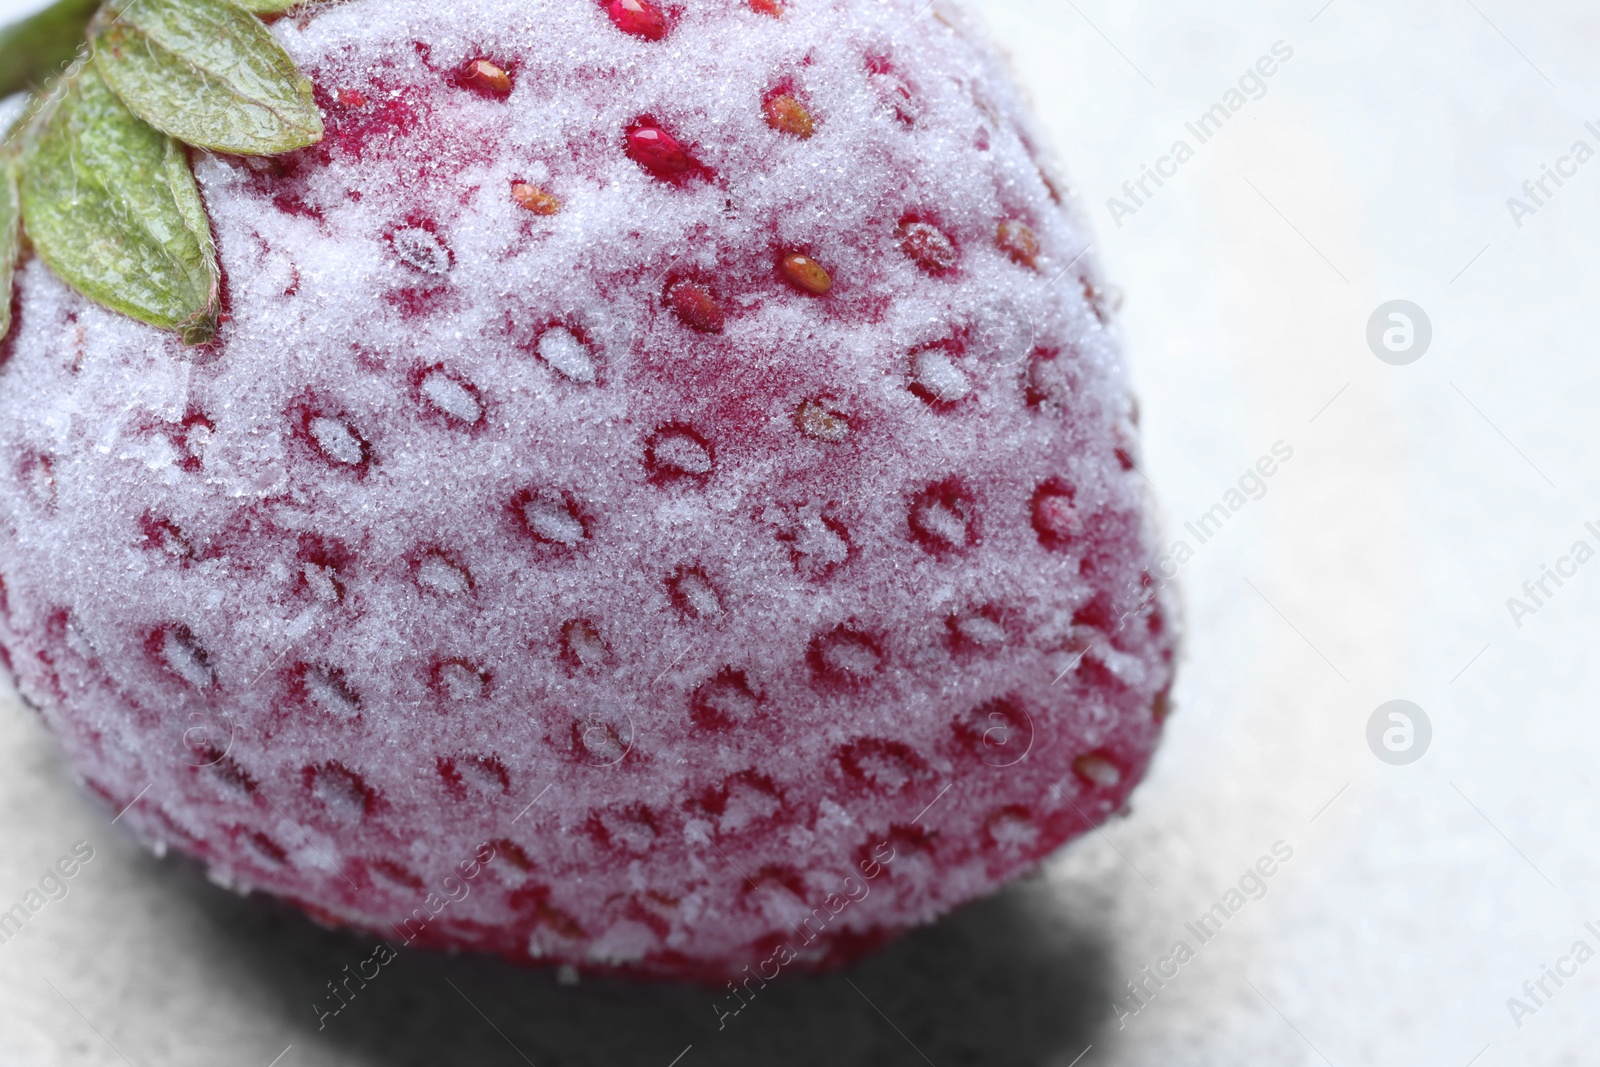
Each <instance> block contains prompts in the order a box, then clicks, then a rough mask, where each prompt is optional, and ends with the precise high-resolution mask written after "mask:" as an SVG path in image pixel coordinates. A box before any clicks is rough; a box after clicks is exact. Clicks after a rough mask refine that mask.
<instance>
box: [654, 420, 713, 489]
mask: <svg viewBox="0 0 1600 1067" xmlns="http://www.w3.org/2000/svg"><path fill="white" fill-rule="evenodd" d="M714 464H715V456H714V455H713V452H712V448H711V442H709V441H707V440H706V439H705V438H704V437H703V436H701V435H700V434H699V433H696V432H695V431H694V430H693V429H691V428H689V427H686V426H664V427H662V428H661V429H659V430H657V431H656V432H655V433H654V434H653V435H651V437H650V440H649V441H648V442H646V444H645V467H646V468H647V469H648V470H649V472H650V474H651V477H652V480H655V481H675V480H678V479H683V478H692V479H701V478H704V477H705V476H706V475H708V474H710V473H711V468H712V467H713V466H714Z"/></svg>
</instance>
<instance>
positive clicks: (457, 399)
mask: <svg viewBox="0 0 1600 1067" xmlns="http://www.w3.org/2000/svg"><path fill="white" fill-rule="evenodd" d="M421 390H422V395H423V396H424V397H425V398H426V399H427V401H428V403H430V404H432V405H433V407H434V409H435V410H437V411H439V412H441V413H442V414H445V415H448V416H450V417H451V418H454V419H458V420H460V421H461V422H464V423H466V424H467V425H469V426H470V425H472V424H473V423H475V422H477V421H478V420H479V419H481V418H483V402H482V401H481V400H479V399H478V390H477V388H476V387H475V386H472V385H469V384H467V383H466V382H464V381H462V380H461V379H459V378H454V377H451V376H450V375H449V374H446V373H445V372H444V371H443V370H430V371H428V372H427V373H426V374H424V375H423V376H422V385H421Z"/></svg>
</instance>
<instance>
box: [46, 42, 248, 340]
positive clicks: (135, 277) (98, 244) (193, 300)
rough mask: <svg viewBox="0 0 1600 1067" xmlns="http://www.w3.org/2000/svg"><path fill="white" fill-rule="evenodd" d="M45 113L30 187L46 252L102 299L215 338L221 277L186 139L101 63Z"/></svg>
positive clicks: (59, 272) (55, 267)
mask: <svg viewBox="0 0 1600 1067" xmlns="http://www.w3.org/2000/svg"><path fill="white" fill-rule="evenodd" d="M40 121H41V122H42V125H41V126H38V127H36V128H35V129H34V130H33V131H31V132H30V143H29V144H28V145H27V148H26V149H25V151H24V155H23V160H22V163H23V169H22V179H21V183H20V192H21V197H20V201H21V205H22V217H23V220H24V222H25V224H26V227H27V231H28V237H29V239H30V240H31V241H32V242H33V246H34V248H35V249H36V250H37V251H38V253H39V256H40V258H42V259H43V260H44V261H45V263H46V264H47V265H48V266H49V267H50V269H51V270H52V271H54V272H55V274H56V276H57V277H59V278H61V279H62V280H63V281H65V282H66V283H67V284H68V285H70V286H72V287H73V288H74V289H76V290H77V291H78V292H80V293H82V294H83V295H84V296H86V297H88V298H89V299H90V300H93V301H95V302H97V303H100V304H103V305H105V306H106V307H108V308H111V309H112V310H114V311H119V312H121V313H123V314H125V315H129V316H131V317H133V318H135V319H138V320H139V321H140V322H144V323H148V324H149V325H151V326H156V327H159V328H160V329H163V330H171V331H173V332H175V333H177V334H178V335H179V336H180V337H182V338H183V341H184V343H185V344H190V345H200V344H206V343H208V342H210V341H211V340H212V339H213V338H214V337H215V336H216V332H217V327H218V319H219V316H220V308H221V274H220V271H219V270H218V267H217V254H216V246H215V244H214V243H213V241H212V237H211V226H210V223H209V222H208V221H207V218H206V213H205V207H204V205H203V204H202V202H201V200H200V189H199V187H198V186H197V185H196V184H195V180H194V175H193V173H192V172H191V171H190V169H189V161H188V157H187V154H186V152H185V150H184V147H183V146H182V145H181V144H179V143H178V142H177V141H175V140H173V139H172V138H171V137H168V136H167V135H166V134H164V133H162V132H160V131H159V130H156V129H154V128H152V127H151V126H149V125H147V124H146V123H144V122H143V121H141V120H140V119H139V117H138V116H136V115H135V114H133V112H131V111H129V110H128V108H127V107H126V105H124V104H123V102H122V101H121V100H120V99H119V98H118V97H117V95H116V94H115V93H113V92H112V91H111V89H110V87H109V86H107V84H106V82H105V80H104V79H103V78H102V77H101V74H100V71H99V69H98V62H97V61H95V60H91V61H90V62H88V63H86V64H84V66H83V68H82V70H81V71H80V72H79V73H78V74H77V76H76V77H75V78H73V79H71V81H70V82H69V84H68V87H67V89H66V91H65V92H64V93H63V94H62V95H61V97H60V98H59V99H57V100H55V101H53V102H52V104H51V109H50V110H49V111H47V112H46V113H44V114H43V115H41V116H40Z"/></svg>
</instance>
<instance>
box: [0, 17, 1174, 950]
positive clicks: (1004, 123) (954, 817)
mask: <svg viewBox="0 0 1600 1067" xmlns="http://www.w3.org/2000/svg"><path fill="white" fill-rule="evenodd" d="M920 7H921V3H920V0H885V2H867V0H841V2H837V3H834V2H830V3H802V2H798V0H795V2H788V3H779V2H778V0H737V2H733V0H730V2H726V3H716V4H704V3H687V4H684V3H661V2H658V0H585V2H576V3H575V2H567V0H527V2H525V3H521V4H510V3H506V2H505V0H462V2H461V3H457V4H449V5H446V4H437V3H426V2H424V0H348V2H346V3H343V4H333V5H312V6H308V7H305V8H302V9H300V13H299V14H297V15H296V16H295V17H292V18H284V19H279V20H276V21H274V22H273V23H271V33H272V36H273V37H274V38H275V39H276V40H277V41H278V42H280V43H281V45H282V46H283V49H284V50H285V52H286V54H287V55H288V56H290V57H291V58H292V59H293V60H294V62H295V63H296V64H297V65H298V68H299V69H300V70H301V71H302V72H304V74H305V75H306V77H308V78H309V79H310V81H311V89H310V92H311V93H312V96H313V98H314V100H315V101H316V105H317V109H318V110H319V111H320V113H321V114H322V116H323V121H324V123H325V126H326V135H325V137H324V138H323V140H322V141H321V142H320V143H316V144H312V145H309V146H308V147H305V148H301V149H297V150H295V151H293V152H290V153H287V154H282V155H277V156H271V157H254V158H245V157H240V156H231V155H224V154H217V155H206V156H203V157H197V158H198V162H197V164H196V167H195V173H196V177H197V179H198V188H199V192H200V194H201V195H202V196H203V199H204V207H205V215H206V217H207V218H208V219H209V221H210V224H211V226H212V228H213V229H214V232H215V243H216V254H217V260H218V262H219V263H220V265H221V269H222V270H223V272H224V277H225V280H226V292H225V294H224V296H225V297H226V300H225V307H224V310H225V312H226V317H225V318H222V317H219V318H218V320H217V321H218V323H219V329H218V333H217V336H216V340H215V343H214V344H213V345H212V346H211V347H210V348H208V349H205V350H203V351H201V352H198V353H197V352H195V351H190V350H186V349H185V348H184V346H183V345H182V343H181V341H180V340H179V339H178V338H177V337H176V336H174V335H171V334H167V333H163V332H160V331H159V330H157V329H154V328H152V327H149V326H144V325H140V324H139V323H137V322H134V321H133V320H132V319H129V318H126V317H123V316H122V315H119V314H118V313H116V312H114V311H112V310H108V309H107V308H106V307H102V306H100V305H97V304H94V303H91V302H90V301H89V300H87V299H85V298H84V297H82V296H79V295H77V294H76V293H75V292H74V291H73V290H72V289H71V288H69V287H68V286H67V285H66V284H64V283H63V282H62V281H61V280H60V279H59V278H58V277H57V276H56V275H55V274H53V273H52V271H51V269H50V267H49V266H48V265H47V262H46V261H44V260H41V259H37V258H34V259H27V260H25V261H23V263H22V264H21V266H20V267H19V269H18V271H17V286H18V291H19V300H18V302H17V307H18V309H19V315H18V317H17V321H16V322H15V323H14V324H13V327H12V332H11V334H10V337H9V340H8V342H7V351H8V352H9V358H8V359H7V360H6V361H5V362H4V363H3V364H0V518H4V520H5V521H4V523H3V524H0V662H3V663H8V664H9V669H10V670H11V671H12V672H13V673H14V674H15V676H16V678H17V681H18V683H19V686H20V690H21V692H22V693H23V694H24V695H25V696H27V698H28V699H29V700H31V701H33V702H34V703H36V704H38V705H40V706H41V708H42V709H43V714H44V716H45V718H46V720H47V721H48V723H49V724H50V726H51V727H52V729H53V730H54V732H55V733H56V735H57V736H58V737H59V738H60V740H61V743H62V744H63V746H64V747H65V748H66V750H67V751H68V753H69V754H70V756H71V758H72V760H73V761H74V763H75V765H76V767H77V768H78V770H79V771H80V773H82V774H83V775H84V777H85V778H86V779H88V780H90V781H92V782H94V783H96V788H97V790H98V791H100V792H101V793H102V795H103V796H104V797H105V798H106V800H107V802H108V803H111V804H114V805H115V806H116V807H117V808H118V809H121V808H122V807H124V806H125V805H127V803H128V802H129V801H131V800H133V799H134V798H135V797H136V796H140V795H141V791H143V790H145V787H146V786H148V787H149V789H148V791H147V792H143V793H142V797H141V799H140V801H139V803H138V804H136V805H134V806H132V807H131V808H129V809H128V811H127V813H126V815H125V816H124V818H123V819H122V820H121V821H120V822H119V825H122V826H129V827H131V828H132V829H133V831H134V832H136V833H137V834H138V835H140V836H141V837H142V838H143V839H145V840H146V841H149V842H152V843H160V844H164V845H171V846H173V847H176V848H180V849H186V850H190V851H193V852H196V853H198V854H200V855H201V856H202V857H203V858H204V860H205V862H207V863H208V864H210V865H211V866H212V867H213V868H214V870H215V872H216V875H217V877H218V878H219V880H223V881H226V882H228V883H230V884H234V885H238V886H247V887H253V888H259V889H262V890H265V891H268V892H272V893H276V894H279V895H281V896H284V897H286V898H289V899H292V900H295V901H297V902H300V903H301V904H302V905H303V906H305V907H306V908H307V909H308V910H310V911H311V912H312V913H313V914H315V915H316V916H318V917H319V918H320V919H322V920H324V921H329V922H342V923H346V924H349V925H352V926H356V927H361V928H364V929H372V930H377V931H380V932H386V931H388V932H392V927H391V925H390V924H393V923H404V922H405V920H406V918H407V917H408V916H410V915H411V914H412V912H413V910H414V909H415V908H416V907H418V906H419V905H420V904H421V902H422V898H423V897H425V896H426V891H427V887H429V886H436V885H438V884H439V883H440V880H441V879H442V878H443V877H444V876H445V875H447V874H449V873H451V871H452V870H453V869H455V865H457V864H458V863H460V862H461V861H463V860H464V859H467V858H468V857H471V856H474V855H475V854H476V853H477V850H478V849H479V848H480V847H485V848H487V850H488V853H487V854H489V855H492V857H493V858H492V859H490V860H489V861H487V864H486V867H485V870H486V871H487V873H485V874H483V875H481V876H480V878H479V879H478V880H477V881H476V883H475V885H474V890H473V892H472V893H471V894H470V895H469V896H468V897H467V898H466V899H465V900H463V901H461V902H459V903H457V904H453V905H452V908H453V911H452V921H451V922H450V923H448V924H443V923H441V924H435V925H433V926H431V927H430V933H429V934H428V935H427V938H426V939H425V940H426V942H427V943H428V944H433V945H440V946H450V947H460V948H469V949H479V950H488V951H493V952H498V953H503V954H505V955H507V956H510V957H512V958H515V959H519V960H524V961H539V962H563V963H565V962H570V963H573V964H576V965H579V966H586V967H594V968H606V969H622V970H627V971H631V972H635V973H643V974H653V975H662V976H676V977H685V976H688V977H701V978H716V979H719V980H721V979H723V978H724V977H726V976H732V975H737V974H739V973H741V969H742V968H744V967H745V966H746V965H749V964H752V963H759V962H760V961H761V960H763V959H765V958H767V957H768V956H770V954H771V952H772V951H773V949H774V947H775V946H776V945H777V944H778V943H779V942H780V941H782V942H786V943H789V944H790V946H791V950H792V951H793V953H794V955H795V957H796V962H795V964H794V966H796V967H820V966H826V965H829V964H833V963H837V962H840V961H842V960H844V959H847V958H849V957H850V956H852V955H854V954H856V953H859V952H860V951H863V950H864V948H865V947H866V946H869V945H871V944H875V943H878V942H879V941H881V940H882V939H883V938H884V937H885V936H887V935H888V934H889V933H891V932H893V931H896V930H900V929H904V928H906V927H907V926H910V925H912V924H914V923H918V922H923V921H927V920H929V919H931V918H933V917H935V916H936V915H938V914H940V913H942V912H944V911H947V910H948V909H950V908H953V907H955V906H956V905H958V904H960V903H961V902H963V901H964V900H967V899H970V898H971V897H972V896H974V895H976V894H978V893H981V892H984V891H987V890H988V889H990V888H992V887H995V886H997V885H999V884H1001V883H1003V882H1005V881H1006V880H1008V879H1011V878H1014V877H1016V876H1018V875H1019V874H1021V873H1023V872H1025V871H1027V870H1028V869H1030V868H1031V867H1033V866H1035V865H1036V864H1038V863H1039V862H1041V861H1042V860H1043V859H1044V858H1045V857H1047V856H1048V855H1049V854H1050V853H1051V852H1052V851H1053V850H1054V849H1056V848H1058V847H1060V846H1061V845H1062V844H1063V843H1065V842H1066V841H1068V840H1070V839H1071V838H1073V837H1076V836H1077V835H1080V834H1082V833H1084V832H1086V831H1087V830H1088V829H1089V828H1090V827H1091V826H1093V825H1098V824H1099V823H1100V822H1102V821H1103V820H1105V819H1106V818H1108V817H1110V816H1111V815H1112V814H1114V813H1116V812H1118V811H1120V810H1122V809H1123V808H1124V805H1125V802H1126V800H1127V797H1128V794H1129V791H1130V790H1131V789H1132V788H1133V787H1134V785H1135V784H1136V783H1137V782H1138V780H1139V778H1140V776H1141V775H1142V774H1143V772H1144V769H1145V766H1146V764H1147V762H1148V760H1149V758H1150V754H1151V751H1152V749H1153V746H1154V745H1155V743H1156V740H1157V737H1158V734H1159V730H1160V720H1161V719H1162V718H1164V717H1165V716H1166V714H1167V711H1168V709H1169V700H1168V693H1169V691H1170V685H1171V678H1172V658H1173V646H1174V633H1173V630H1172V627H1171V625H1170V624H1169V623H1168V621H1167V615H1166V609H1165V606H1164V604H1163V602H1162V600H1161V598H1160V596H1159V590H1158V589H1156V588H1154V586H1153V582H1152V580H1151V579H1150V578H1149V576H1148V575H1147V573H1146V567H1147V566H1148V563H1149V559H1150V554H1149V552H1148V537H1149V535H1148V533H1147V531H1146V528H1145V524H1144V522H1143V519H1142V517H1141V516H1142V514H1143V511H1142V509H1143V497H1142V492H1143V490H1142V484H1143V483H1142V481H1141V479H1140V477H1139V474H1138V472H1137V471H1136V470H1134V469H1133V461H1134V457H1135V456H1136V454H1137V449H1136V441H1135V438H1134V429H1133V425H1134V423H1133V418H1132V413H1131V410H1130V405H1129V403H1128V400H1127V391H1126V385H1125V382H1124V374H1123V370H1122V365H1121V359H1120V356H1119V354H1118V351H1117V346H1116V344H1115V341H1114V337H1113V334H1112V323H1113V312H1114V303H1115V301H1114V297H1113V296H1112V294H1111V293H1110V292H1109V291H1108V290H1106V289H1105V288H1104V287H1103V286H1101V285H1100V284H1099V283H1097V282H1096V281H1094V280H1093V278H1094V276H1093V274H1092V273H1091V272H1090V271H1089V270H1088V268H1087V265H1086V261H1085V260H1084V259H1083V256H1084V253H1085V250H1086V248H1087V246H1088V244H1089V237H1088V235H1087V234H1085V233H1084V232H1082V230H1081V229H1080V228H1079V227H1078V225H1077V224H1076V222H1075V221H1074V220H1073V217H1072V216H1071V215H1070V214H1068V213H1067V212H1065V211H1063V209H1062V207H1061V205H1060V203H1059V196H1058V194H1057V193H1056V192H1055V191H1054V190H1053V188H1052V187H1051V185H1050V184H1049V182H1048V179H1046V178H1045V177H1044V176H1043V175H1044V171H1043V170H1042V169H1041V167H1040V161H1039V160H1038V159H1037V158H1035V155H1034V153H1033V151H1032V150H1031V149H1030V147H1029V146H1030V145H1033V144H1036V143H1038V138H1037V135H1036V134H1035V133H1034V131H1033V129H1032V124H1031V120H1030V118H1029V117H1028V115H1027V114H1026V113H1025V111H1024V110H1023V108H1022V106H1021V104H1020V103H1019V101H1018V97H1017V94H1016V92H1015V91H1014V90H1013V88H1012V87H1011V86H1010V84H1009V83H1008V81H1007V80H1006V77H1005V75H1004V73H1003V70H1002V68H1001V65H1000V63H999V62H998V61H997V60H996V59H995V58H994V56H993V55H992V54H991V52H990V51H989V50H988V49H987V48H986V47H985V46H984V45H983V44H982V43H981V36H980V35H979V34H977V33H976V31H974V30H973V28H972V27H971V26H970V25H968V24H967V23H965V22H964V21H962V20H961V19H960V18H959V17H958V16H957V15H955V14H953V13H952V12H951V11H950V10H949V9H948V8H946V7H941V17H940V18H939V19H935V18H932V17H927V18H918V17H917V16H918V14H919V9H920ZM953 25H954V26H956V27H957V29H954V30H953V29H952V26H953ZM980 100H981V102H980ZM980 130H981V131H983V133H982V135H981V136H979V135H978V134H977V131H980ZM1058 262H1059V264H1061V265H1065V264H1068V263H1077V264H1079V265H1078V266H1077V267H1076V268H1074V269H1075V270H1077V271H1079V272H1080V273H1077V274H1075V275H1073V276H1071V277H1067V278H1059V279H1058V278H1057V275H1058V274H1059V271H1060V269H1061V268H1060V267H1059V266H1057V267H1054V268H1053V267H1052V264H1055V263H1058ZM1057 282H1058V283H1057ZM997 294H1003V301H997ZM997 308H999V309H1000V311H1001V312H1003V316H1002V319H997V318H996V316H997V314H999V312H997V311H996V309H997ZM997 322H998V323H999V325H998V326H997V325H996V324H997ZM1013 326H1015V327H1017V328H1015V329H1013V328H1012V327H1013ZM996 337H1002V339H1010V338H1014V337H1021V338H1023V343H1021V345H1020V347H1019V348H1018V349H1017V350H1016V351H1012V350H1011V349H1010V348H1008V347H1006V346H1005V345H1002V344H999V343H998V342H996V341H995V338H996ZM1030 338H1031V343H1027V342H1028V340H1029V339H1030ZM108 446H109V447H108ZM4 457H9V458H4ZM158 709H159V710H158ZM169 710H170V714H167V713H166V712H167V711H169ZM196 715H197V716H199V719H198V720H193V721H199V722H203V723H206V724H209V725H207V727H206V729H205V730H203V731H201V732H200V733H197V734H192V735H191V734H189V733H187V731H189V730H190V729H191V727H192V721H191V719H190V718H188V716H196ZM219 724H221V725H223V726H226V727H228V728H226V729H219V728H217V727H218V725H219ZM936 800H937V803H936V804H935V803H934V802H935V801H936ZM535 801H537V803H534V802H535ZM530 805H531V806H530ZM930 805H932V807H930ZM291 823H292V824H294V825H298V826H301V827H304V828H305V832H306V834H309V835H311V836H312V838H313V839H314V840H315V842H316V846H317V847H316V848H306V847H303V843H302V840H301V839H300V838H299V837H298V836H296V835H295V834H294V833H292V832H286V830H285V827H286V826H289V825H290V824H291ZM180 828H181V829H180ZM486 842H487V843H490V844H488V845H486V844H485V843H486ZM891 854H892V855H893V856H894V857H895V858H894V859H893V860H885V859H884V857H885V856H889V855H891ZM329 857H332V858H334V860H335V862H334V863H332V864H330V863H329V862H328V858H329ZM739 871H745V872H748V873H749V874H750V876H751V880H750V881H749V882H747V881H746V880H745V879H744V878H742V877H740V876H739V873H738V872H739ZM852 871H854V872H862V873H863V876H865V875H864V872H866V871H872V872H874V873H873V874H872V875H870V878H871V882H872V890H871V893H870V894H869V895H868V896H867V897H865V898H864V899H862V900H861V901H860V902H858V903H855V904H852V905H851V907H850V908H849V909H848V910H847V911H845V912H843V913H841V914H840V915H838V916H837V918H836V919H834V920H833V921H831V922H830V923H829V924H828V925H827V927H826V929H825V930H823V931H822V932H820V933H819V932H817V931H815V930H810V931H809V936H808V933H807V928H806V927H803V926H798V924H799V922H800V919H802V918H803V917H804V916H806V915H809V914H812V913H813V911H814V909H816V908H819V907H823V908H824V910H826V908H825V905H824V901H825V900H826V899H827V897H828V895H829V894H830V893H832V892H834V890H835V889H836V888H837V886H838V885H839V884H840V880H841V879H842V878H843V877H844V876H845V875H846V874H848V873H850V872H852ZM344 874H349V876H350V878H351V879H352V880H353V881H355V882H356V883H358V885H359V888H357V887H353V886H352V884H351V882H350V881H347V880H346V878H345V877H344ZM752 883H753V884H752ZM813 925H814V924H813ZM797 928H798V929H800V930H801V932H800V933H797V932H796V929H797Z"/></svg>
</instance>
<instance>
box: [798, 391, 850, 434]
mask: <svg viewBox="0 0 1600 1067" xmlns="http://www.w3.org/2000/svg"><path fill="white" fill-rule="evenodd" d="M794 421H795V424H796V425H797V426H799V427H800V432H801V433H803V434H805V435H806V436H807V437H815V438H816V439H817V440H818V441H827V442H828V443H829V444H838V443H839V442H840V441H843V440H844V439H845V438H846V437H848V436H850V423H849V422H848V421H846V419H845V417H844V416H843V415H841V414H839V413H838V412H837V411H831V410H829V409H828V408H827V407H826V406H824V405H823V404H821V403H820V402H818V401H815V400H807V401H806V402H805V403H804V404H801V405H800V409H799V410H798V411H796V412H795V413H794Z"/></svg>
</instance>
